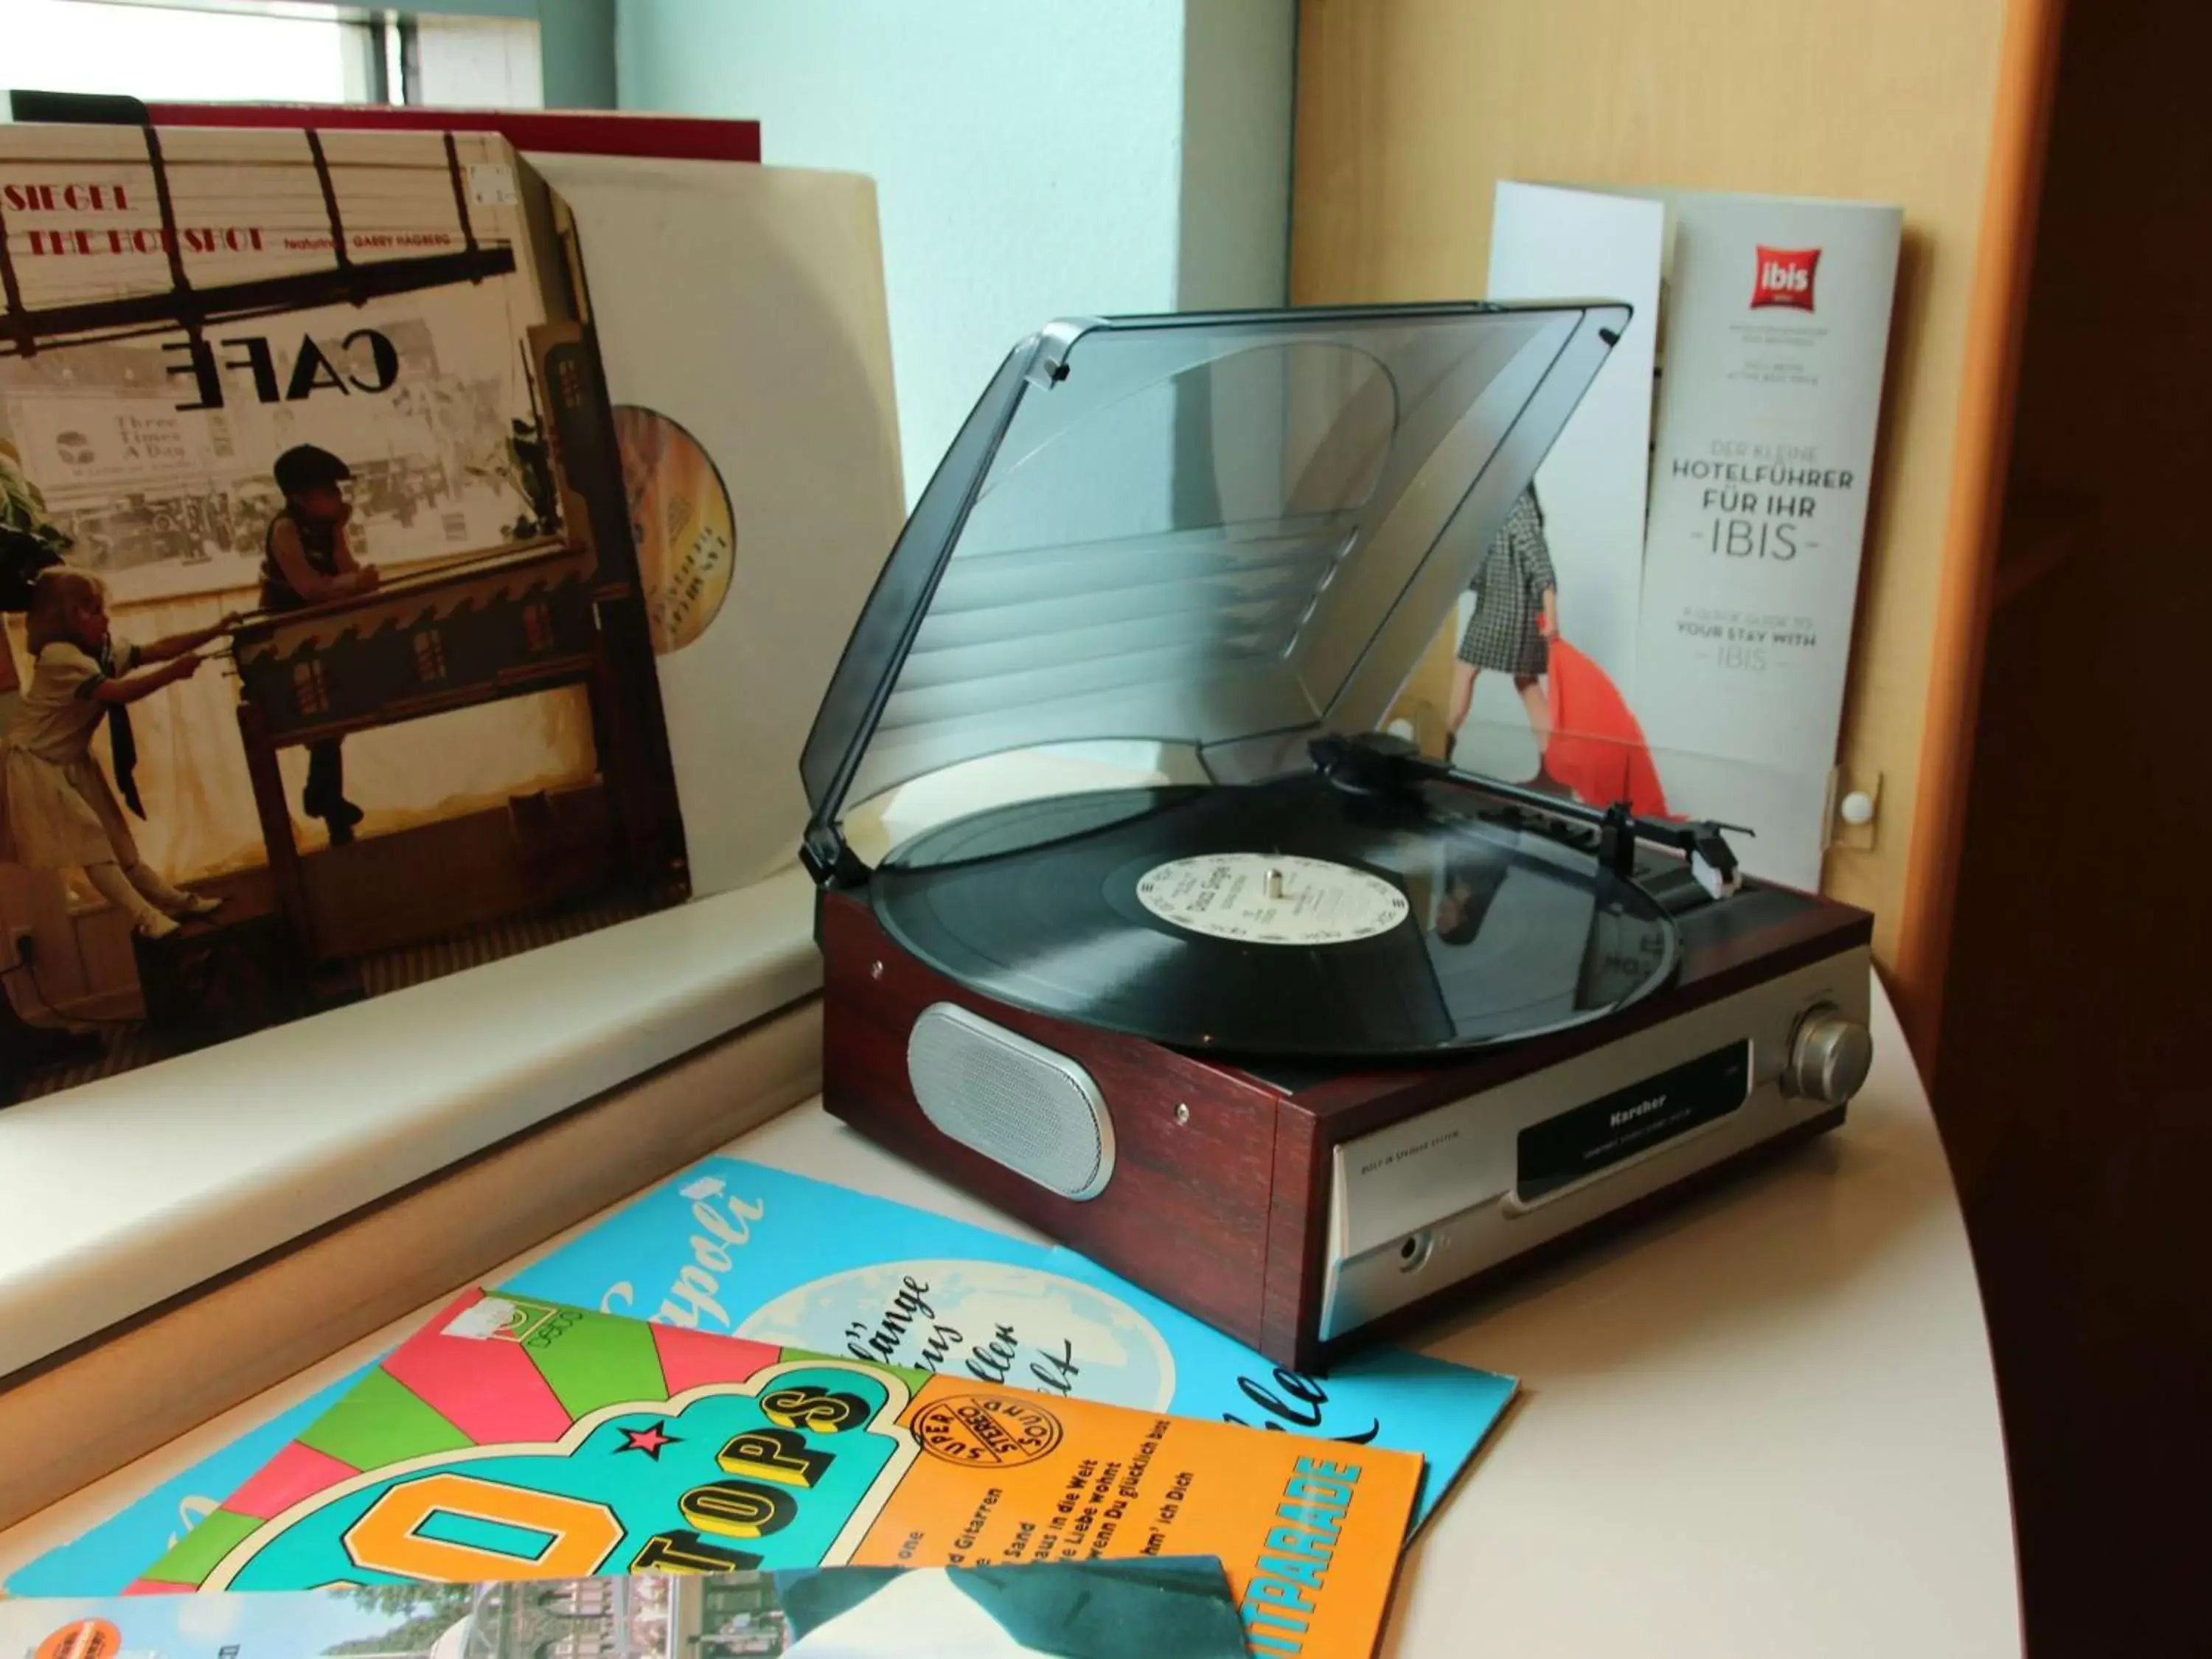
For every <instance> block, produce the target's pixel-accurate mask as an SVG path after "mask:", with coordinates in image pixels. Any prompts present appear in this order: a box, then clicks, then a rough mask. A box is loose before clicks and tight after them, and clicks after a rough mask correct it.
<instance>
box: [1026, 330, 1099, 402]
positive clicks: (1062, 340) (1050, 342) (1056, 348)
mask: <svg viewBox="0 0 2212 1659" xmlns="http://www.w3.org/2000/svg"><path fill="white" fill-rule="evenodd" d="M1104 326H1105V325H1104V324H1103V323H1101V322H1100V321H1099V320H1098V319H1097V318H1095V317H1063V318H1061V319H1060V320H1059V321H1058V322H1056V323H1053V324H1051V325H1049V326H1048V327H1047V328H1045V329H1044V330H1043V331H1042V333H1040V334H1039V335H1038V336H1037V349H1036V356H1034V357H1032V358H1030V366H1029V367H1028V368H1026V369H1024V371H1023V372H1022V378H1023V379H1024V380H1027V381H1028V382H1029V383H1030V385H1031V386H1036V387H1037V388H1038V389H1039V390H1040V391H1043V392H1049V391H1051V390H1052V389H1053V387H1054V386H1058V385H1059V384H1060V382H1061V381H1062V380H1066V378H1067V357H1068V354H1069V353H1070V352H1072V351H1073V350H1074V349H1075V343H1076V342H1077V341H1078V340H1079V339H1081V338H1082V337H1084V336H1085V335H1086V334H1088V333H1089V332H1091V330H1092V329H1094V328H1103V327H1104Z"/></svg>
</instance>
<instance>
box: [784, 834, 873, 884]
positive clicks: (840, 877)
mask: <svg viewBox="0 0 2212 1659" xmlns="http://www.w3.org/2000/svg"><path fill="white" fill-rule="evenodd" d="M799 862H800V863H801V864H803V865H805V866H806V873H807V874H808V875H810V876H811V877H813V878H814V884H815V885H816V886H817V887H829V886H832V885H836V886H840V887H850V886H854V885H857V884H860V883H861V882H864V881H866V879H867V878H868V866H866V865H865V864H863V863H861V862H860V858H859V856H858V854H855V853H854V851H853V849H852V848H850V847H848V846H847V845H846V844H845V837H844V836H843V835H842V834H841V833H840V832H839V830H838V829H837V826H836V824H834V823H817V824H811V825H809V826H808V828H807V831H806V835H805V839H803V840H802V841H801V842H799Z"/></svg>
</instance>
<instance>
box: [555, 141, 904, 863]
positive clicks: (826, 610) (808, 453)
mask: <svg viewBox="0 0 2212 1659" xmlns="http://www.w3.org/2000/svg"><path fill="white" fill-rule="evenodd" d="M539 161H540V167H539V171H540V172H541V173H543V174H544V177H545V179H546V181H547V182H548V183H549V184H550V185H552V187H553V189H554V190H555V191H556V192H557V194H558V195H559V197H560V198H561V200H562V202H563V203H565V204H566V205H567V209H568V212H569V213H570V214H571V215H572V216H573V218H574V227H575V231H576V235H577V239H578V241H579V242H580V246H581V249H582V258H583V266H584V280H585V283H586V289H587V290H588V297H589V301H590V307H591V317H592V324H593V325H594V326H595V328H596V329H597V330H598V333H599V352H600V356H601V358H602V360H603V361H604V362H605V366H606V375H607V390H608V395H609V398H610V399H611V402H612V403H613V404H615V406H616V409H617V422H618V424H620V423H622V422H623V418H624V417H623V416H622V414H621V411H623V410H635V411H650V412H651V413H652V414H653V415H654V416H659V417H660V419H661V421H662V422H665V423H667V425H668V426H670V427H672V428H675V429H677V430H678V431H680V432H681V433H682V434H683V435H685V436H686V437H688V439H689V440H690V441H691V443H692V444H694V445H696V453H697V455H698V457H699V458H700V459H702V460H703V462H704V463H705V465H703V466H701V465H696V464H695V465H692V466H691V467H690V476H689V477H688V478H686V479H682V480H678V481H677V487H676V488H675V489H661V490H658V491H656V490H654V489H653V488H652V485H651V479H650V477H649V476H647V475H648V474H649V471H650V468H649V466H638V467H635V468H634V469H633V470H634V471H636V472H637V474H638V476H635V477H633V478H632V480H631V483H632V490H631V493H632V496H633V499H634V501H636V502H638V503H640V504H642V503H643V502H644V501H646V500H647V498H648V497H651V498H654V499H655V500H656V501H657V502H658V510H659V512H660V513H662V514H663V515H665V514H666V513H669V512H671V511H673V512H675V513H678V515H681V514H683V513H684V511H685V507H684V503H685V502H686V501H692V500H695V499H696V497H697V493H698V492H702V491H707V490H708V489H710V486H719V487H720V489H722V490H723V491H725V492H726V509H725V510H726V513H727V522H728V523H729V524H730V525H731V526H732V533H731V536H730V540H731V541H732V543H733V545H732V546H730V547H728V548H727V549H726V550H718V549H716V548H715V547H714V540H715V532H714V531H713V529H712V528H711V527H710V528H709V529H708V531H707V533H706V534H705V535H704V536H699V535H693V536H691V537H690V538H689V541H688V545H689V547H690V550H691V551H692V552H693V554H694V555H695V556H696V558H697V559H698V561H699V562H697V563H696V565H695V566H694V567H693V568H690V570H689V572H688V574H687V572H686V570H685V567H684V564H683V562H682V561H681V560H680V559H679V560H678V562H676V563H675V564H674V565H673V566H672V567H671V577H672V579H674V580H682V581H683V582H684V585H685V592H670V593H667V594H664V595H662V596H660V597H661V599H662V600H663V601H672V602H674V603H676V604H678V605H680V604H682V603H683V602H684V599H685V598H686V594H687V593H688V592H689V588H690V582H691V581H693V580H696V581H697V582H698V583H699V584H700V586H701V590H702V597H703V596H704V595H705V592H706V591H707V590H708V589H709V588H712V587H714V586H716V585H719V586H720V589H721V592H720V603H719V605H717V606H716V607H715V608H714V613H713V615H712V617H711V619H709V620H708V621H707V622H706V623H704V624H703V625H702V626H700V627H698V628H697V629H696V631H693V632H690V634H689V635H688V636H685V637H684V641H683V642H682V643H680V644H678V646H677V647H676V648H674V649H670V650H665V651H664V652H663V654H662V655H661V656H660V657H659V665H660V690H661V701H662V705H663V708H664V710H665V717H666V720H667V726H668V746H669V752H670V754H671V757H673V759H674V763H675V768H676V786H677V793H678V797H679V798H680V799H681V801H682V804H683V811H684V836H685V840H686V842H688V844H689V847H690V860H691V884H692V891H693V893H694V894H695V895H697V896H705V895H707V894H709V893H716V892H721V891H724V890H727V889H729V888H732V887H737V886H741V885H743V884H745V883H747V882H750V881H753V880H757V879H758V878H760V877H762V876H763V875H766V874H767V873H768V872H769V871H771V870H773V869H775V868H776V867H778V866H781V865H782V864H784V863H786V862H787V861H788V860H789V859H790V857H791V854H792V851H793V842H794V839H795V837H796V834H797V831H798V829H799V826H801V825H802V824H804V823H805V820H806V801H805V795H804V794H803V793H802V792H801V790H800V787H799V779H798V766H799V748H800V744H801V743H802V742H803V740H804V739H805V735H806V721H807V719H808V717H809V711H811V709H812V708H814V707H815V705H816V704H817V703H818V702H820V701H821V698H822V695H823V690H824V689H825V687H826V686H827V684H828V683H829V670H830V667H831V666H832V665H834V664H835V662H836V654H837V649H838V647H839V645H840V644H841V643H842V641H843V640H844V638H845V636H846V635H847V633H848V631H849V630H850V629H851V627H852V623H853V618H854V616H855V615H856V614H857V613H858V611H859V610H860V604H861V601H862V600H863V599H866V596H867V592H868V588H869V585H870V584H871V583H872V581H873V580H874V579H875V575H876V572H877V570H878V568H879V567H880V566H881V565H882V563H883V558H884V550H885V549H887V548H889V547H890V544H891V542H892V539H893V538H895V537H896V534H897V533H898V526H899V520H900V514H901V511H902V505H903V495H902V484H901V480H900V471H899V452H898V421H897V410H896V403H895V400H894V398H893V396H892V387H891V358H890V325H889V322H888V320H887V319H886V313H885V311H884V282H883V254H882V248H881V243H880V240H879V239H878V233H877V226H876V191H875V185H874V183H873V182H872V180H870V179H866V178H862V177H860V175H858V174H854V173H822V172H811V171H807V170H804V169H799V168H793V167H757V166H751V165H740V164H733V163H720V162H711V161H662V160H650V159H638V158H630V157H607V156H598V155H550V154H548V155H543V156H541V157H540V158H539ZM626 459H628V458H626ZM714 511H715V509H714V507H713V506H712V504H711V503H708V502H704V501H701V504H700V513H701V516H702V518H705V519H707V520H709V521H710V522H711V520H712V519H713V517H714ZM684 528H685V526H681V525H679V526H676V536H675V539H677V540H678V541H685V540H686V538H685V535H684ZM647 530H648V532H649V533H648V539H650V538H652V537H656V536H665V533H666V532H667V530H668V526H666V525H665V522H662V523H657V524H656V525H655V526H647ZM717 552H719V553H720V559H721V560H723V561H726V565H724V566H723V567H722V568H715V564H716V560H715V558H714V555H715V554H716V553H717ZM678 634H679V635H684V630H678Z"/></svg>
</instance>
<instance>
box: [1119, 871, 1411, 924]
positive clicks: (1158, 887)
mask: <svg viewBox="0 0 2212 1659" xmlns="http://www.w3.org/2000/svg"><path fill="white" fill-rule="evenodd" d="M1137 900H1138V902H1139V903H1140V904H1142V905H1143V906H1144V907H1145V908H1146V909H1147V910H1149V911H1151V912H1152V914H1153V915H1156V916H1158V918H1159V919H1160V920H1161V921H1170V922H1173V923H1174V924H1175V925H1176V927H1186V928H1188V929H1189V930H1190V931H1191V932H1192V933H1204V934H1206V935H1207V936H1208V937H1209V938H1212V939H1237V940H1239V941H1242V942H1244V943H1248V944H1253V945H1343V944H1346V943H1348V942H1350V941H1351V940H1353V939H1373V938H1374V937H1375V936H1376V934H1378V933H1389V931H1390V930H1391V929H1392V928H1393V927H1397V926H1398V925H1399V923H1401V922H1402V921H1405V920H1406V917H1407V914H1408V912H1409V909H1410V908H1411V907H1409V906H1408V905H1407V902H1406V896H1405V895H1404V894H1403V893H1401V892H1400V891H1399V890H1397V889H1396V888H1395V887H1393V886H1392V885H1391V884H1389V882H1387V881H1385V880H1383V878H1381V877H1380V876H1373V875H1370V874H1369V873H1368V872H1366V871H1364V870H1354V869H1352V867H1351V866H1348V865H1342V864H1332V863H1330V862H1329V861H1328V860H1326V859H1308V858H1297V857H1295V856H1292V855H1289V854H1264V853H1208V854H1203V855H1201V856H1200V857H1197V858H1188V859H1175V860H1170V862H1168V863H1166V864H1161V865H1156V866H1153V867H1152V869H1151V870H1148V871H1147V872H1146V873H1145V875H1144V876H1143V878H1141V879H1140V880H1139V882H1138V883H1137Z"/></svg>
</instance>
